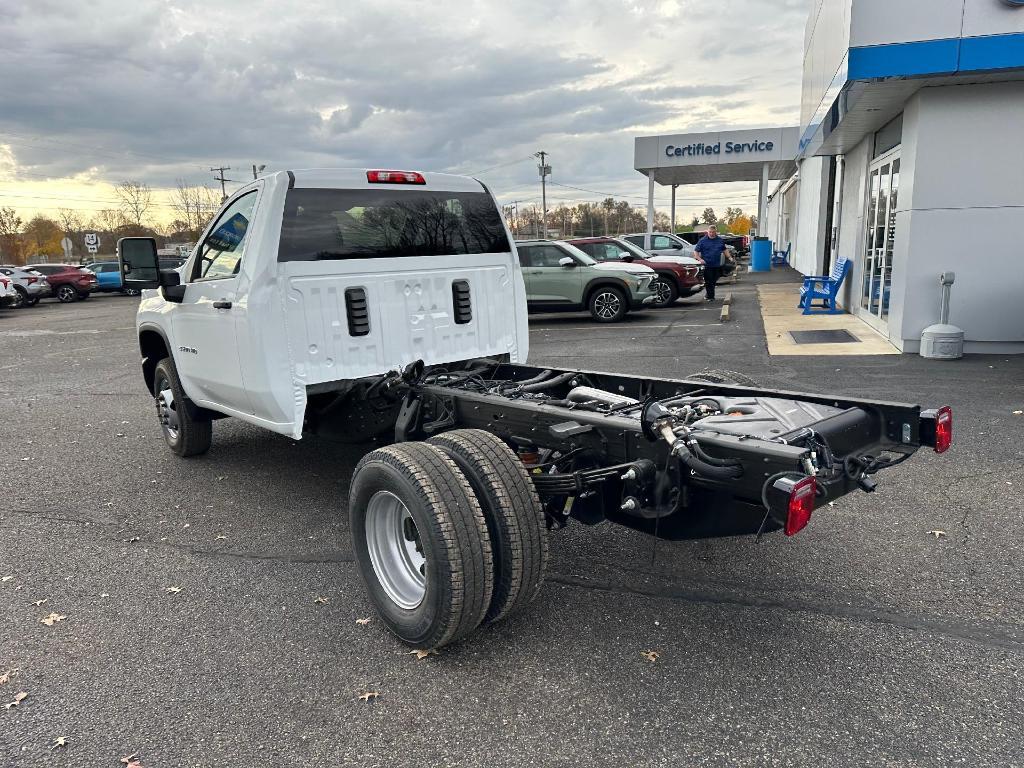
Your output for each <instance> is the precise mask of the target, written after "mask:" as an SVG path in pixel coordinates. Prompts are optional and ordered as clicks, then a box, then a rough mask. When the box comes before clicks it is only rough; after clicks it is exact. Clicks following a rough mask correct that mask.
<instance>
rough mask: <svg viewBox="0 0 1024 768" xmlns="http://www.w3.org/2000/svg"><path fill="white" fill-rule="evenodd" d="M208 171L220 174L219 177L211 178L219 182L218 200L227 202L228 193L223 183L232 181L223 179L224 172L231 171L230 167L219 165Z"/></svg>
mask: <svg viewBox="0 0 1024 768" xmlns="http://www.w3.org/2000/svg"><path fill="white" fill-rule="evenodd" d="M210 170H211V171H217V172H218V173H219V174H220V175H219V176H217V175H215V176H214V177H213V178H214V180H215V181H219V182H220V199H221V200H222V201H223V200H227V199H228V191H227V189H226V188H225V187H224V182H227V181H232V179H225V178H224V171H230V170H231V166H230V165H220V166H217V167H216V168H211V169H210Z"/></svg>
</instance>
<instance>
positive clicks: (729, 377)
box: [686, 370, 762, 387]
mask: <svg viewBox="0 0 1024 768" xmlns="http://www.w3.org/2000/svg"><path fill="white" fill-rule="evenodd" d="M686 380H687V381H706V382H708V383H709V384H736V385H738V386H741V387H760V386H762V384H761V383H760V382H757V381H754V380H753V379H752V378H750V377H749V376H747V375H745V374H742V373H738V372H736V371H721V370H706V371H700V372H699V373H694V374H691V375H690V376H687V377H686Z"/></svg>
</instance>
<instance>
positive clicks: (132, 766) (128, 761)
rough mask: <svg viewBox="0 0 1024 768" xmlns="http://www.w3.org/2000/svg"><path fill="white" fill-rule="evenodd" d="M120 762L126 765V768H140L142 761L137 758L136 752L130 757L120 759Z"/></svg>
mask: <svg viewBox="0 0 1024 768" xmlns="http://www.w3.org/2000/svg"><path fill="white" fill-rule="evenodd" d="M121 762H122V763H124V764H125V765H127V766H128V768H142V761H141V759H140V758H139V753H138V752H132V753H131V754H130V755H126V756H125V757H122V758H121Z"/></svg>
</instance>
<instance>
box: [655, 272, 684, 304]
mask: <svg viewBox="0 0 1024 768" xmlns="http://www.w3.org/2000/svg"><path fill="white" fill-rule="evenodd" d="M651 291H652V292H653V293H654V306H655V307H658V308H659V309H660V308H661V307H668V306H671V305H672V304H673V303H674V302H675V300H676V299H678V298H679V290H678V289H677V288H676V285H675V283H674V282H673V281H672V279H671V278H668V277H659V278H658V279H657V280H655V281H654V282H653V283H651Z"/></svg>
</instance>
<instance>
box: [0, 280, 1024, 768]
mask: <svg viewBox="0 0 1024 768" xmlns="http://www.w3.org/2000/svg"><path fill="white" fill-rule="evenodd" d="M721 290H722V291H723V293H725V292H729V291H732V292H733V293H734V295H735V303H734V309H733V319H732V320H731V321H730V322H728V323H724V324H723V323H720V322H719V321H718V308H717V307H714V308H711V307H708V306H707V305H704V304H702V303H700V302H697V301H693V300H691V301H688V302H681V303H680V304H679V305H678V306H677V307H676V308H672V309H669V310H665V311H661V312H654V311H650V312H645V313H642V314H637V315H635V316H630V317H629V318H628V319H627V321H626V322H625V323H623V324H622V325H619V326H600V325H596V324H593V323H590V322H589V321H588V320H587V319H586V318H585V316H584V315H562V316H557V315H546V316H538V317H536V318H534V319H533V321H532V324H531V326H532V328H531V345H532V346H531V360H530V361H531V362H532V363H537V364H547V365H552V366H558V367H563V368H572V367H580V368H589V369H604V370H614V371H622V372H629V373H647V374H650V375H654V376H681V375H685V374H687V373H691V372H694V371H697V370H701V369H704V368H725V369H733V370H740V371H743V372H745V373H747V374H748V375H750V376H753V377H754V378H756V379H759V380H762V381H764V382H765V383H768V384H773V385H778V386H779V387H782V388H787V389H800V390H808V391H838V392H843V393H846V394H848V395H851V396H864V397H875V398H878V399H892V400H904V401H912V402H921V403H923V404H927V405H940V404H944V403H948V404H951V405H952V406H953V408H954V413H955V425H956V437H955V441H954V446H953V448H952V450H951V451H950V452H949V453H947V454H945V455H943V456H936V455H934V454H933V453H931V452H930V451H927V450H925V451H921V452H919V454H918V455H917V456H915V457H914V459H912V460H911V461H909V462H906V463H905V464H903V465H901V466H899V467H896V468H894V469H891V470H889V471H887V472H885V473H883V474H881V475H879V476H878V477H879V480H880V484H879V488H878V491H877V492H876V493H874V494H872V495H867V494H857V495H850V496H847V497H844V498H843V499H841V500H840V501H838V502H837V503H836V504H835V506H834V507H829V508H826V509H822V510H819V511H818V512H816V513H815V517H814V519H813V520H812V523H811V525H810V526H809V528H808V529H806V530H805V531H804V532H802V533H801V534H800V535H798V536H796V537H793V538H785V537H783V536H781V535H773V536H768V537H766V538H764V539H763V540H762V541H761V542H760V543H757V544H755V543H754V542H753V541H752V540H751V539H747V538H743V539H723V540H711V541H696V542H680V543H661V544H659V545H658V546H657V548H656V549H655V547H654V546H653V541H652V540H651V539H649V538H646V537H644V536H642V535H640V534H638V533H635V532H632V531H630V530H627V529H622V528H617V527H613V526H610V525H601V526H597V527H594V528H586V527H584V526H582V525H574V526H571V527H570V528H568V529H567V530H565V531H562V532H559V533H557V534H554V535H553V537H552V542H551V543H552V551H551V555H552V558H551V568H550V573H549V578H548V581H547V583H546V585H545V587H544V589H543V591H542V593H541V596H540V598H539V600H538V601H537V602H536V604H535V605H534V607H533V608H532V609H531V610H528V611H526V612H524V613H522V614H521V615H518V616H516V617H514V618H512V619H510V620H508V621H506V622H503V623H501V624H498V625H496V626H492V627H489V628H486V629H484V630H483V631H481V632H480V633H478V634H477V635H475V636H474V637H472V638H471V639H470V640H469V641H467V642H464V643H462V644H459V645H457V646H454V647H448V648H445V649H443V650H442V651H441V652H440V653H439V654H438V655H432V656H428V657H426V658H424V659H417V657H416V656H415V655H410V654H409V653H408V649H407V648H405V647H404V646H402V645H401V644H399V643H398V642H397V641H396V640H394V639H393V638H392V637H391V636H390V635H389V634H387V633H386V632H385V631H384V629H383V627H382V626H381V624H380V622H379V621H377V620H376V619H371V621H369V622H368V623H359V622H358V621H357V620H359V619H363V618H366V617H370V616H371V609H370V606H369V602H368V601H367V599H366V597H365V596H364V594H363V589H362V585H361V583H360V581H359V579H358V576H357V574H356V571H355V567H354V565H353V563H352V558H351V552H350V546H349V542H348V527H347V521H346V518H347V515H346V504H345V499H346V496H347V490H348V481H349V477H350V474H351V472H352V469H353V468H354V466H355V463H356V461H357V459H358V457H359V455H360V453H361V452H360V451H359V450H358V449H353V448H344V447H338V446H335V445H332V444H328V443H325V442H322V441H317V440H303V441H301V442H299V443H294V442H292V441H290V440H288V439H286V438H284V437H280V436H277V435H272V434H270V433H267V432H264V431H261V430H259V429H256V428H254V427H249V426H246V425H244V424H241V423H238V422H235V421H232V420H225V421H221V422H218V423H217V424H216V426H215V429H214V444H213V448H212V450H211V451H210V453H209V454H208V455H207V456H205V457H201V458H199V459H194V460H181V459H178V458H177V457H175V456H173V455H172V454H171V453H170V452H169V451H168V450H166V449H165V447H164V445H163V443H162V439H161V436H160V432H159V429H158V425H157V422H156V419H155V417H154V415H153V412H152V405H151V401H150V399H149V398H148V397H147V395H146V393H145V392H144V391H143V386H142V382H141V376H140V373H139V368H138V359H137V357H138V354H137V349H136V346H135V343H134V335H133V318H134V307H135V303H136V301H135V300H133V299H129V298H124V297H120V296H96V297H94V298H92V299H90V300H89V301H87V302H79V303H75V304H71V305H62V304H57V303H55V302H43V303H42V304H40V305H39V306H38V307H36V308H34V309H29V310H20V311H16V312H15V311H9V310H0V577H2V578H3V581H2V582H0V675H3V674H4V673H5V672H7V671H9V670H13V671H12V672H11V674H10V675H9V679H8V681H7V682H6V683H5V684H2V685H0V703H5V704H6V703H8V702H11V701H13V700H14V698H15V695H16V694H17V693H19V692H25V693H27V694H28V695H27V697H25V698H24V699H23V700H22V701H21V702H20V703H19V704H18V705H17V706H14V707H10V708H8V709H6V710H3V711H0V764H2V765H4V766H19V767H20V766H26V767H27V766H40V765H46V766H86V767H88V768H92V767H93V766H96V767H97V768H98V767H101V766H111V768H116V766H123V765H124V764H125V762H126V761H122V758H127V757H128V756H130V755H132V754H137V755H138V760H139V761H140V762H141V765H143V766H145V768H169V767H171V766H183V767H184V766H189V767H192V766H218V767H223V766H228V765H230V766H245V767H246V768H254V767H256V766H341V765H360V766H449V765H450V766H477V765H479V766H520V765H534V766H547V765H566V766H568V765H587V766H623V765H631V766H677V765H722V766H741V765H808V766H820V765H886V766H925V765H929V766H930V765H972V766H974V765H1012V764H1021V763H1024V748H1022V747H1021V744H1022V743H1024V713H1022V706H1021V701H1022V699H1024V680H1022V671H1024V610H1022V609H1024V599H1022V596H1021V590H1020V580H1021V574H1022V573H1024V555H1022V552H1024V494H1022V493H1021V489H1022V488H1024V463H1022V447H1021V445H1022V443H1021V439H1020V434H1021V431H1022V428H1024V416H1022V415H1014V414H1013V412H1014V411H1020V410H1021V409H1022V408H1024V392H1022V387H1021V381H1024V359H1021V358H1019V357H1018V358H1014V357H1009V358H1007V357H997V356H985V357H981V356H978V357H970V358H966V359H964V360H961V361H957V362H949V363H935V362H927V361H924V360H921V359H920V358H917V357H913V356H888V357H844V358H833V359H828V358H824V359H815V358H806V357H804V358H786V357H776V358H770V357H769V356H768V354H767V351H766V346H765V341H764V332H763V327H762V325H761V320H760V314H759V313H758V311H757V306H756V301H757V299H756V294H755V293H754V288H753V285H752V283H751V282H750V280H749V278H748V279H747V280H746V281H745V282H741V283H740V284H739V285H738V286H735V287H729V286H723V288H722V289H721ZM934 531H940V532H943V533H941V534H939V535H936V534H935V533H930V532H934ZM8 577H10V578H8ZM40 601H42V602H40ZM51 613H56V614H57V615H58V616H62V617H64V618H62V619H61V620H59V621H57V622H55V623H53V624H52V625H49V626H48V625H46V624H44V623H41V621H40V620H41V619H42V618H44V617H47V616H49V615H50V614H51ZM649 651H655V652H657V654H658V655H657V658H656V660H655V661H650V660H648V657H645V655H644V654H645V652H649ZM0 679H2V678H0ZM370 692H376V693H378V694H379V695H378V696H377V697H376V698H373V697H370V698H368V700H363V699H362V698H360V696H361V695H362V694H366V693H370ZM59 737H66V738H67V742H66V746H63V747H57V748H55V749H53V748H52V747H53V746H54V744H55V740H56V739H58V738H59Z"/></svg>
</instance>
